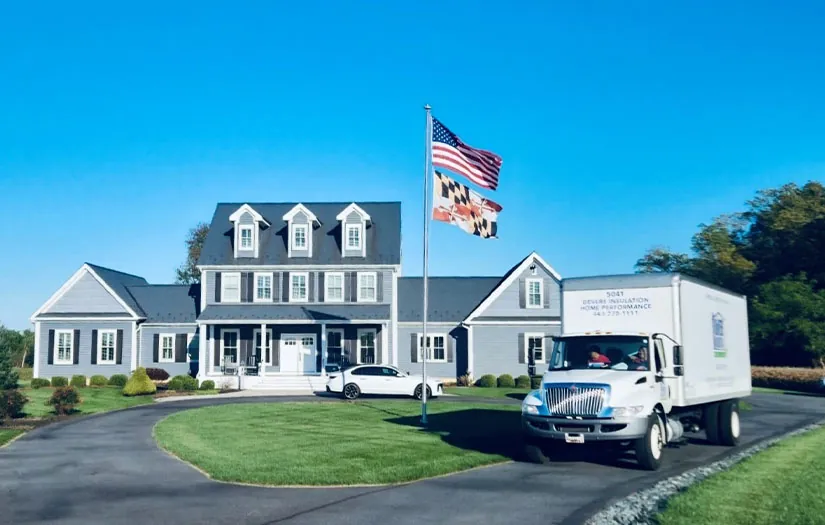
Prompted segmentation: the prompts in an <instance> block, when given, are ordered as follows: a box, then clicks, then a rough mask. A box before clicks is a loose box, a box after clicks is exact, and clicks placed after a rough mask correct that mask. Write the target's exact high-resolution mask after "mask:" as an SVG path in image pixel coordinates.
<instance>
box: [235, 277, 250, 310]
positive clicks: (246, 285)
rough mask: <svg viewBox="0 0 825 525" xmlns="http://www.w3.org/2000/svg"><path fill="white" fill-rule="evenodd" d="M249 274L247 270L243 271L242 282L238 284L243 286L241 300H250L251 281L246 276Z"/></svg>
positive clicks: (245, 301) (243, 301)
mask: <svg viewBox="0 0 825 525" xmlns="http://www.w3.org/2000/svg"><path fill="white" fill-rule="evenodd" d="M248 276H249V273H247V272H241V282H240V283H238V285H239V286H240V287H241V302H242V303H248V302H249V281H247V280H246V278H247V277H248Z"/></svg>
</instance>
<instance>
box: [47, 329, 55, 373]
mask: <svg viewBox="0 0 825 525" xmlns="http://www.w3.org/2000/svg"><path fill="white" fill-rule="evenodd" d="M46 363H47V364H50V365H53V364H54V330H49V350H48V357H47V359H46Z"/></svg>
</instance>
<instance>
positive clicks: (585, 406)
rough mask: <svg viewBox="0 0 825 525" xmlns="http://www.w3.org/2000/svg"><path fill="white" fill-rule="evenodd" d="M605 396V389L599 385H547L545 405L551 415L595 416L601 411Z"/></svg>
mask: <svg viewBox="0 0 825 525" xmlns="http://www.w3.org/2000/svg"><path fill="white" fill-rule="evenodd" d="M606 397H607V391H606V390H605V389H604V388H601V387H579V386H549V387H547V407H548V408H549V409H550V413H551V414H553V415H559V416H590V417H595V416H597V415H599V412H601V411H602V408H603V407H604V402H605V398H606Z"/></svg>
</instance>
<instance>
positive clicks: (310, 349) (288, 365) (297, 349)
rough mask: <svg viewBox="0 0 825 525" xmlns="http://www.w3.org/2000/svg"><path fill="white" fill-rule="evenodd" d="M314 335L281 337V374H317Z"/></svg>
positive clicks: (286, 335) (285, 335)
mask: <svg viewBox="0 0 825 525" xmlns="http://www.w3.org/2000/svg"><path fill="white" fill-rule="evenodd" d="M315 342H316V341H315V335H314V334H284V335H282V336H281V363H280V365H281V372H283V373H287V374H289V373H292V374H312V373H315V372H316V363H315V360H316V355H315Z"/></svg>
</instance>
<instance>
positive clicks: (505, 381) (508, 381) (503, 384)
mask: <svg viewBox="0 0 825 525" xmlns="http://www.w3.org/2000/svg"><path fill="white" fill-rule="evenodd" d="M498 387H499V388H515V387H516V382H515V381H513V376H511V375H510V374H501V375H500V376H498Z"/></svg>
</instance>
